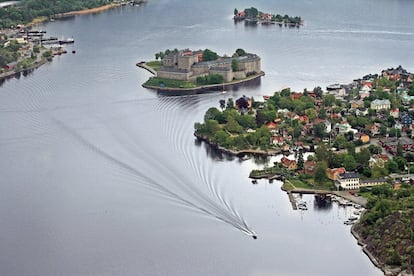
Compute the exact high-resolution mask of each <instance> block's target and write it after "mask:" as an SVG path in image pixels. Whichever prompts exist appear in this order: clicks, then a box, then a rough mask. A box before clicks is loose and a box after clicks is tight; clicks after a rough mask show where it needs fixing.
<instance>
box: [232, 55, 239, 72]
mask: <svg viewBox="0 0 414 276" xmlns="http://www.w3.org/2000/svg"><path fill="white" fill-rule="evenodd" d="M231 70H233V72H236V71H239V61H238V60H237V59H235V58H234V59H232V60H231Z"/></svg>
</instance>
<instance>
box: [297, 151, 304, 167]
mask: <svg viewBox="0 0 414 276" xmlns="http://www.w3.org/2000/svg"><path fill="white" fill-rule="evenodd" d="M304 164H305V162H304V159H303V152H302V151H299V156H298V170H303V168H304Z"/></svg>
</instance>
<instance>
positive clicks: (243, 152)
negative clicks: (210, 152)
mask: <svg viewBox="0 0 414 276" xmlns="http://www.w3.org/2000/svg"><path fill="white" fill-rule="evenodd" d="M194 136H195V137H196V138H197V139H198V140H200V141H203V142H206V143H207V144H208V145H209V146H211V147H213V148H215V149H217V150H219V151H220V152H221V153H224V154H230V155H232V156H237V157H243V156H244V155H248V154H249V155H259V156H275V155H278V154H282V151H276V150H275V151H264V150H254V149H246V150H231V149H226V148H224V147H220V146H218V145H215V144H213V143H211V142H210V140H209V139H208V138H207V137H204V136H201V135H198V134H196V133H194Z"/></svg>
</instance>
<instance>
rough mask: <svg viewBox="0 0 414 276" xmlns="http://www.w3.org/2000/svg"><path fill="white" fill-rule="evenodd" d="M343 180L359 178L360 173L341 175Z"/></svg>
mask: <svg viewBox="0 0 414 276" xmlns="http://www.w3.org/2000/svg"><path fill="white" fill-rule="evenodd" d="M339 176H340V178H341V179H350V178H359V173H353V172H346V173H342V174H340V175H339Z"/></svg>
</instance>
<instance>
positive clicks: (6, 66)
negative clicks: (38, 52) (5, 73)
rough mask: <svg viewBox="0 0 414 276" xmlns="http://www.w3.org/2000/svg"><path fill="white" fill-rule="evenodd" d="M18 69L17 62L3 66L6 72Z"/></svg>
mask: <svg viewBox="0 0 414 276" xmlns="http://www.w3.org/2000/svg"><path fill="white" fill-rule="evenodd" d="M16 67H17V62H16V61H14V62H10V63H7V64H5V65H3V68H4V69H6V70H14V69H15V68H16Z"/></svg>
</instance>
